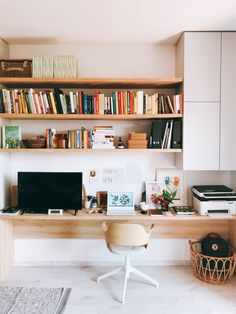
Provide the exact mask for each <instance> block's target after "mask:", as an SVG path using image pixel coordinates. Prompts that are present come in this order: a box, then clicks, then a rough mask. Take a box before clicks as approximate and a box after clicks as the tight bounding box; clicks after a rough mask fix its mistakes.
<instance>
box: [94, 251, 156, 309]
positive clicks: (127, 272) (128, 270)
mask: <svg viewBox="0 0 236 314" xmlns="http://www.w3.org/2000/svg"><path fill="white" fill-rule="evenodd" d="M122 270H124V271H125V280H124V288H123V296H122V303H125V292H126V287H127V280H128V279H129V277H130V273H134V274H136V275H138V276H139V277H141V278H143V279H145V280H146V281H148V282H150V283H151V284H153V285H154V286H155V287H157V288H159V283H158V282H157V281H156V280H154V279H153V278H151V277H149V276H147V275H146V274H144V273H143V272H141V271H140V270H138V269H137V268H135V267H133V266H132V265H130V261H129V257H128V256H126V257H125V265H124V266H123V267H119V268H117V269H114V270H112V271H110V272H108V273H106V274H104V275H102V276H99V277H98V278H97V282H100V281H101V280H103V279H105V278H108V277H111V276H113V275H115V274H117V273H118V272H120V271H122Z"/></svg>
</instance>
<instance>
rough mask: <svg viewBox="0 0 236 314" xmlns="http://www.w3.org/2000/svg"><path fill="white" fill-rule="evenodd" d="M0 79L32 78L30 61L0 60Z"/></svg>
mask: <svg viewBox="0 0 236 314" xmlns="http://www.w3.org/2000/svg"><path fill="white" fill-rule="evenodd" d="M0 77H32V59H0Z"/></svg>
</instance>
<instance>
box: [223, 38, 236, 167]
mask: <svg viewBox="0 0 236 314" xmlns="http://www.w3.org/2000/svg"><path fill="white" fill-rule="evenodd" d="M235 96H236V33H235V32H234V33H227V32H226V33H222V70H221V138H220V169H221V170H236V97H235Z"/></svg>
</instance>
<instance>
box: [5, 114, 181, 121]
mask: <svg viewBox="0 0 236 314" xmlns="http://www.w3.org/2000/svg"><path fill="white" fill-rule="evenodd" d="M182 117H183V115H182V114H128V115H127V114H123V115H122V114H119V115H115V114H114V115H112V114H30V113H29V114H25V113H20V114H17V113H0V119H7V120H152V119H164V118H167V119H173V118H182Z"/></svg>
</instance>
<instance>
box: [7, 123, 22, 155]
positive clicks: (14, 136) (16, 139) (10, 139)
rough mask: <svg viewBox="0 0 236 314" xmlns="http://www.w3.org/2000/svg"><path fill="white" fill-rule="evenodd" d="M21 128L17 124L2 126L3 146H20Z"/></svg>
mask: <svg viewBox="0 0 236 314" xmlns="http://www.w3.org/2000/svg"><path fill="white" fill-rule="evenodd" d="M20 142H21V129H20V127H19V126H17V125H5V126H2V148H17V149H18V148H20Z"/></svg>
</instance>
